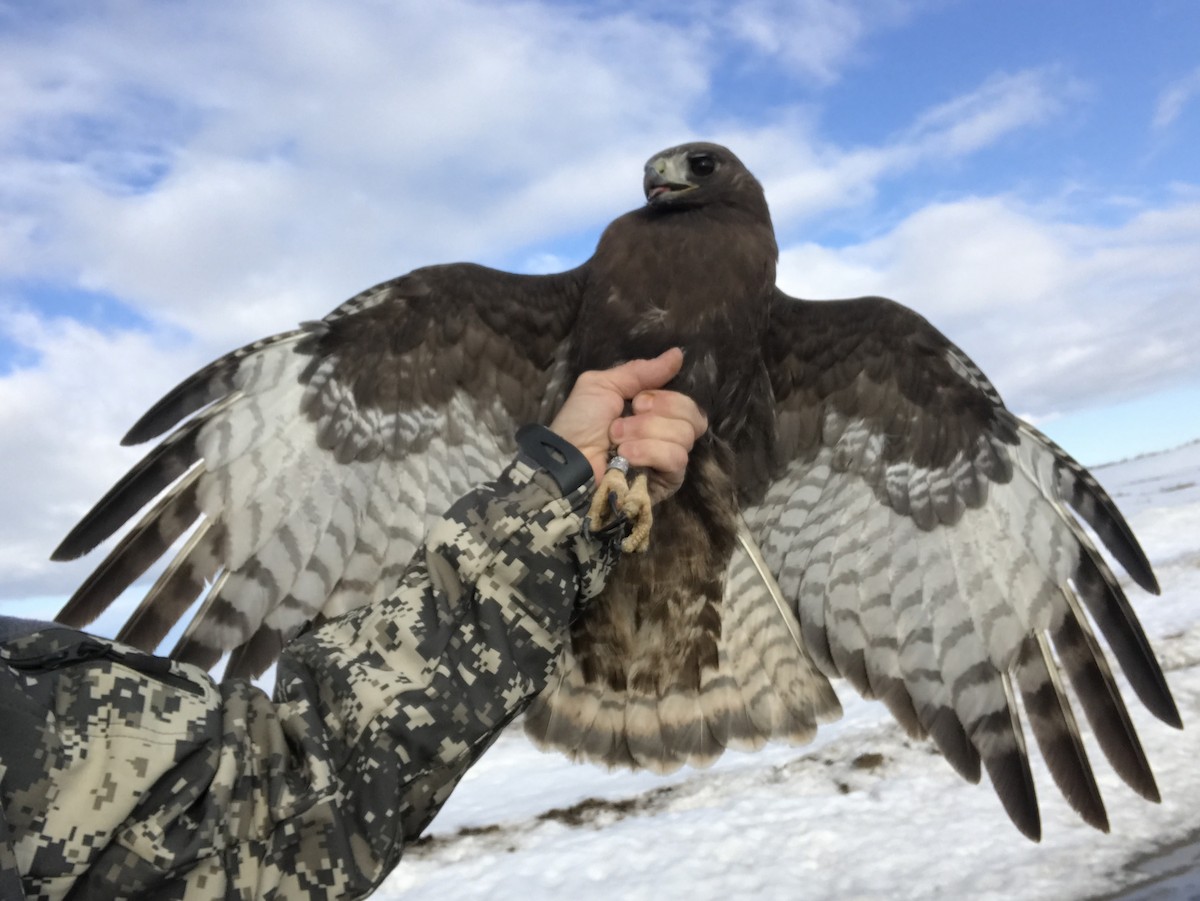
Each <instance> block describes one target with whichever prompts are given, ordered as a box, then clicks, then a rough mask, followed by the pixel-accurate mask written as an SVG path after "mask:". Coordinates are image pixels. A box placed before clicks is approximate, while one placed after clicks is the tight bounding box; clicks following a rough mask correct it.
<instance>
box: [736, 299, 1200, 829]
mask: <svg viewBox="0 0 1200 901" xmlns="http://www.w3.org/2000/svg"><path fill="white" fill-rule="evenodd" d="M769 335H770V337H769V338H768V351H767V365H768V367H769V369H770V375H771V382H772V387H773V389H774V393H775V400H776V412H777V423H778V436H777V446H776V448H775V457H776V469H775V473H774V478H773V480H772V481H771V482H770V484H769V485H768V486H767V488H766V492H765V496H764V499H763V500H762V501H761V502H760V503H758V504H756V505H754V506H753V507H751V508H750V509H749V510H748V511H747V514H746V515H747V521H748V522H749V524H750V527H751V530H752V532H753V533H754V536H755V538H756V539H757V540H758V542H759V544H760V545H761V547H762V551H763V553H764V555H765V557H766V560H767V562H768V565H769V566H770V568H771V569H772V571H773V572H774V573H775V575H776V576H777V578H778V581H779V584H780V587H781V588H782V590H783V593H784V596H785V597H786V598H787V599H788V600H789V601H790V602H791V603H792V604H793V605H794V609H795V610H796V612H797V615H798V617H799V619H800V623H801V627H802V631H803V637H804V641H805V644H806V645H807V648H808V650H809V652H810V653H811V654H812V655H813V657H814V659H815V660H816V661H817V662H818V664H819V665H820V666H821V668H822V669H823V670H824V671H825V672H826V673H828V674H830V675H840V676H843V677H845V678H847V679H848V680H850V682H851V683H852V684H853V685H854V686H855V687H856V688H857V689H858V690H859V691H860V692H861V693H862V694H863V695H865V696H867V697H875V698H880V699H881V700H883V701H884V702H885V703H886V704H887V706H888V707H889V709H890V710H891V711H892V713H893V715H895V717H896V718H897V719H898V720H899V721H900V722H901V723H902V724H903V725H904V727H905V728H906V729H907V730H908V731H909V732H910V733H912V734H914V735H924V734H928V735H931V736H932V737H933V739H934V741H935V742H936V743H937V745H938V747H939V748H940V749H941V750H942V752H943V753H944V754H945V756H946V758H947V759H948V760H949V761H950V763H951V764H952V765H953V766H954V767H955V769H957V770H958V772H959V773H961V774H962V775H964V776H965V777H966V778H968V779H971V780H972V781H975V780H978V778H979V766H980V761H981V760H982V762H983V765H984V767H985V768H986V769H987V771H988V775H989V776H990V777H991V779H992V781H993V783H994V784H995V786H996V790H997V792H998V794H999V795H1000V797H1001V800H1002V801H1003V803H1004V805H1005V808H1006V809H1007V810H1008V812H1009V815H1010V816H1011V817H1012V819H1013V821H1014V822H1015V823H1016V825H1017V826H1018V828H1020V829H1021V830H1022V831H1023V832H1024V833H1025V834H1026V835H1029V836H1031V837H1036V836H1037V835H1038V834H1039V833H1040V823H1039V815H1038V809H1037V799H1036V797H1035V795H1034V788H1033V781H1032V779H1031V776H1030V772H1029V764H1028V760H1027V757H1026V750H1025V729H1024V727H1023V725H1022V723H1021V718H1020V714H1019V712H1018V707H1017V705H1016V703H1015V700H1016V698H1017V697H1018V696H1019V697H1020V698H1021V700H1022V702H1023V706H1024V712H1025V719H1026V720H1027V725H1028V726H1029V728H1030V730H1031V731H1032V733H1033V735H1034V737H1035V739H1036V740H1037V743H1038V745H1039V746H1040V748H1041V751H1042V754H1043V756H1044V757H1045V759H1046V761H1047V764H1048V766H1049V768H1050V770H1051V772H1052V773H1053V775H1054V778H1055V780H1056V782H1057V783H1058V785H1059V787H1060V788H1061V789H1062V791H1063V793H1064V794H1065V795H1066V797H1067V799H1068V800H1069V801H1070V803H1071V804H1072V805H1073V806H1074V807H1075V809H1076V810H1078V811H1079V812H1080V814H1081V815H1082V816H1083V818H1084V819H1085V820H1086V821H1087V822H1089V823H1091V824H1092V825H1094V826H1097V827H1098V828H1101V829H1107V817H1106V814H1105V811H1104V805H1103V802H1102V801H1101V799H1100V795H1099V791H1098V790H1097V787H1096V783H1095V779H1094V778H1093V776H1092V772H1091V769H1090V767H1089V765H1088V761H1087V757H1086V755H1085V753H1084V748H1083V744H1082V743H1081V741H1080V738H1079V732H1078V729H1077V727H1076V723H1075V719H1074V717H1073V714H1072V712H1071V707H1070V704H1069V702H1068V699H1067V695H1066V694H1065V692H1064V690H1063V680H1062V675H1063V674H1065V675H1066V677H1067V681H1069V682H1070V683H1071V684H1072V686H1073V687H1074V690H1075V694H1076V696H1077V698H1078V701H1079V704H1080V705H1081V706H1082V708H1083V711H1084V713H1085V715H1086V717H1087V719H1088V720H1089V721H1090V723H1091V725H1092V728H1093V731H1094V732H1095V734H1096V737H1097V739H1098V741H1099V743H1100V746H1101V747H1102V748H1103V749H1104V752H1105V754H1106V755H1107V756H1108V758H1109V760H1110V761H1111V762H1112V764H1113V767H1114V768H1115V769H1116V770H1117V772H1118V773H1120V775H1121V776H1122V777H1123V778H1124V780H1125V781H1126V782H1127V783H1128V784H1129V785H1130V786H1131V787H1132V788H1133V789H1134V790H1136V791H1137V792H1139V793H1140V794H1142V795H1143V796H1145V797H1147V798H1151V799H1154V800H1157V798H1158V790H1157V788H1156V786H1155V783H1154V777H1153V775H1152V774H1151V772H1150V767H1149V765H1148V764H1147V762H1146V758H1145V755H1144V754H1143V753H1142V749H1141V745H1140V743H1139V742H1138V738H1137V735H1136V733H1135V732H1134V729H1133V726H1132V724H1131V722H1130V720H1129V716H1128V714H1127V713H1126V710H1125V705H1124V703H1123V702H1122V700H1121V696H1120V694H1119V692H1118V689H1117V686H1116V683H1115V681H1114V679H1113V676H1112V673H1111V671H1110V669H1109V666H1108V663H1107V661H1106V659H1105V656H1104V653H1103V651H1102V650H1101V647H1100V645H1099V643H1098V642H1097V639H1096V637H1095V635H1094V634H1093V631H1092V626H1091V625H1090V624H1089V616H1088V615H1086V614H1085V611H1086V613H1087V614H1090V619H1091V621H1092V622H1094V623H1095V625H1096V626H1098V627H1099V629H1100V631H1101V632H1102V633H1103V635H1104V637H1105V638H1106V639H1107V642H1108V645H1109V647H1110V648H1111V650H1112V653H1113V655H1114V656H1115V657H1116V659H1117V660H1118V661H1119V662H1120V664H1121V667H1122V669H1123V670H1124V671H1125V674H1126V676H1127V677H1128V678H1129V681H1130V683H1131V685H1132V686H1133V689H1134V691H1135V692H1136V693H1137V695H1138V697H1139V698H1141V700H1142V701H1143V703H1145V705H1146V706H1147V707H1148V708H1149V709H1150V710H1151V711H1152V712H1153V713H1154V714H1155V715H1156V716H1158V717H1159V718H1160V719H1162V720H1164V721H1165V722H1167V723H1170V724H1171V725H1174V726H1179V725H1180V721H1179V714H1178V712H1177V710H1176V708H1175V704H1174V701H1173V700H1172V698H1171V693H1170V691H1169V689H1168V688H1167V684H1166V681H1165V680H1164V678H1163V674H1162V671H1161V669H1160V668H1159V665H1158V663H1157V661H1156V660H1155V657H1154V654H1153V652H1152V651H1151V649H1150V646H1149V644H1148V643H1147V641H1146V638H1145V635H1144V634H1143V632H1142V629H1141V626H1140V625H1139V623H1138V621H1137V617H1136V616H1135V615H1134V612H1133V610H1132V609H1131V607H1130V605H1129V602H1128V601H1127V599H1126V597H1125V594H1124V592H1123V591H1122V590H1121V587H1120V585H1119V584H1118V583H1117V580H1116V578H1115V577H1114V575H1113V573H1112V572H1111V570H1110V569H1109V567H1108V566H1107V565H1106V564H1105V562H1104V560H1103V559H1102V558H1101V556H1100V554H1099V553H1098V552H1097V550H1096V548H1095V546H1094V545H1093V543H1092V542H1091V540H1090V539H1089V538H1088V535H1087V533H1085V532H1084V530H1083V528H1082V527H1081V525H1080V518H1081V519H1082V520H1083V521H1085V522H1086V523H1087V524H1088V525H1090V526H1091V527H1092V529H1094V530H1095V533H1096V534H1098V535H1099V536H1100V538H1101V539H1102V541H1103V542H1104V544H1105V545H1106V546H1107V547H1108V548H1109V550H1110V551H1111V552H1112V554H1113V556H1114V557H1116V559H1117V560H1118V561H1120V563H1121V565H1122V566H1124V567H1125V568H1126V569H1127V570H1128V571H1129V573H1130V575H1131V576H1132V577H1133V578H1134V580H1135V581H1137V583H1138V584H1139V585H1141V586H1142V587H1143V588H1145V589H1146V590H1148V591H1152V592H1155V593H1157V592H1158V585H1157V583H1156V582H1155V579H1154V575H1153V573H1152V572H1151V569H1150V565H1149V563H1148V562H1147V560H1146V557H1145V555H1144V554H1143V553H1142V550H1141V548H1140V547H1139V546H1138V544H1137V541H1136V539H1135V538H1134V537H1133V534H1132V533H1131V532H1130V530H1129V527H1128V526H1127V525H1126V523H1125V521H1124V520H1123V519H1122V518H1121V514H1120V513H1119V512H1118V511H1117V509H1116V507H1115V505H1114V504H1113V502H1112V500H1111V499H1110V498H1109V497H1108V495H1107V494H1106V493H1105V492H1104V490H1103V489H1102V488H1101V487H1100V485H1099V484H1097V483H1096V481H1095V479H1094V478H1092V476H1091V475H1090V474H1089V473H1088V472H1087V471H1086V470H1085V469H1084V468H1083V467H1082V466H1080V465H1079V464H1078V463H1076V462H1075V461H1074V460H1073V459H1071V457H1069V456H1068V455H1067V454H1066V453H1065V452H1064V451H1063V450H1062V449H1061V448H1059V447H1057V446H1056V445H1055V444H1054V443H1053V442H1051V441H1050V440H1049V439H1048V438H1046V437H1045V436H1044V435H1042V434H1041V433H1040V432H1039V431H1038V430H1037V429H1035V428H1033V427H1032V426H1030V425H1028V424H1026V423H1024V422H1022V421H1020V420H1018V419H1017V418H1016V417H1014V416H1013V415H1012V414H1011V413H1010V412H1009V411H1008V410H1007V409H1005V407H1004V405H1003V403H1002V402H1001V400H1000V397H999V395H998V394H997V393H996V391H995V389H994V388H993V387H992V385H991V384H990V383H989V382H988V380H987V378H986V377H985V376H984V375H983V373H982V372H980V371H979V369H978V368H977V367H976V366H975V365H974V364H973V363H972V362H971V361H970V359H968V358H967V356H966V355H965V354H964V353H963V352H962V351H960V350H959V349H958V348H956V347H955V346H954V345H953V344H951V343H950V342H949V341H948V340H946V338H945V337H944V336H942V335H941V334H940V333H939V332H938V331H937V330H936V329H934V328H933V327H932V326H931V325H930V324H929V323H928V322H926V321H925V320H924V319H922V318H921V317H920V316H918V315H917V314H915V313H913V312H912V311H911V310H908V309H906V308H904V307H902V306H900V305H899V304H896V303H893V302H892V301H889V300H884V299H882V298H862V299H859V300H841V301H828V302H806V301H798V300H795V299H793V298H790V297H788V296H787V295H784V294H782V293H780V292H776V297H775V303H774V305H773V311H772V322H771V327H770V329H769ZM1072 511H1073V512H1072ZM1077 517H1079V518H1077Z"/></svg>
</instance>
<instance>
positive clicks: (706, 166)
mask: <svg viewBox="0 0 1200 901" xmlns="http://www.w3.org/2000/svg"><path fill="white" fill-rule="evenodd" d="M716 169H717V161H716V160H715V159H713V158H712V157H711V156H709V155H708V154H707V153H702V154H698V155H696V156H689V157H688V170H689V171H690V172H691V173H692V175H695V176H698V177H700V178H704V177H705V176H706V175H712V174H713V172H715V171H716Z"/></svg>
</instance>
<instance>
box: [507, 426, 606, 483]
mask: <svg viewBox="0 0 1200 901" xmlns="http://www.w3.org/2000/svg"><path fill="white" fill-rule="evenodd" d="M517 444H518V446H520V448H521V450H522V451H524V452H525V454H526V456H528V457H529V458H530V459H531V460H533V462H534V463H536V464H537V465H538V466H540V467H541V468H542V469H544V470H546V472H548V473H550V476H551V478H553V479H554V481H555V482H557V483H558V489H559V490H560V491H561V492H562V493H563V497H566V496H567V495H569V494H570V493H571V492H573V491H574V490H575V489H576V488H579V487H581V486H583V485H585V484H587V481H588V480H589V479H590V478H592V475H593V473H592V464H591V463H589V462H588V461H587V457H585V456H584V455H583V454H582V453H581V452H580V450H579V448H577V447H576V446H575V445H573V444H572V443H571V442H570V441H568V440H567V439H565V438H563V437H562V436H561V435H556V434H555V433H554V432H552V431H550V430H549V429H548V428H546V427H545V426H544V425H526V426H521V428H520V429H518V430H517Z"/></svg>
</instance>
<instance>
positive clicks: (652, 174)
mask: <svg viewBox="0 0 1200 901" xmlns="http://www.w3.org/2000/svg"><path fill="white" fill-rule="evenodd" d="M673 168H675V167H673V166H671V165H670V163H669V162H668V161H667V160H664V159H662V158H659V159H657V160H651V161H650V162H648V163H646V175H645V177H644V178H643V179H642V189H643V190H644V191H645V192H646V202H647V203H653V202H654V201H655V200H657V199H658V198H659V197H662V196H663V195H664V194H673V193H675V192H678V191H687V190H689V189H690V188H694V187H695V185H692V184H689V183H687V182H679V181H675V180H673V179H672V178H671V176H672V175H673V174H674V173H673V172H672V171H671V170H672V169H673Z"/></svg>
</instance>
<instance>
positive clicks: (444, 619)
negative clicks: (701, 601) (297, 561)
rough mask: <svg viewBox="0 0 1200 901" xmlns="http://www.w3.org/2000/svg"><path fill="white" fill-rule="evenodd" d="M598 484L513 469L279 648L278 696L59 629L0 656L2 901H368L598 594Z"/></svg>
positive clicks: (601, 556) (610, 554) (524, 462)
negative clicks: (588, 519)
mask: <svg viewBox="0 0 1200 901" xmlns="http://www.w3.org/2000/svg"><path fill="white" fill-rule="evenodd" d="M581 459H582V458H581ZM590 488H591V482H590V480H589V481H588V483H587V484H586V485H584V486H581V487H578V488H574V489H573V490H571V491H570V492H569V493H568V494H567V495H566V497H564V496H563V494H562V492H561V491H560V489H559V488H558V487H557V485H556V483H555V481H554V480H553V479H552V478H551V477H550V475H549V474H548V473H547V472H545V471H541V470H538V469H536V468H535V467H534V465H532V463H531V462H530V461H529V460H528V459H526V458H524V457H519V458H518V460H517V462H516V463H514V464H513V465H512V466H510V467H509V468H508V469H507V470H506V471H505V473H504V474H503V475H502V476H501V477H500V479H499V480H497V482H495V483H493V484H491V485H489V486H487V487H486V488H482V489H480V490H477V491H475V492H473V493H471V494H469V495H467V496H466V497H464V498H463V499H462V500H461V501H459V502H458V503H457V504H456V505H455V506H454V507H453V508H452V509H451V510H450V512H449V513H448V514H447V515H446V517H445V518H444V519H443V520H442V521H441V522H440V523H439V524H438V525H436V526H435V527H434V528H433V530H432V531H431V532H430V534H429V536H428V538H427V539H426V545H425V548H424V552H423V553H419V554H418V555H417V557H416V558H415V559H414V561H413V563H412V564H411V565H410V567H409V569H408V571H407V572H406V574H405V576H404V578H403V580H402V582H401V585H400V587H399V589H398V590H397V591H396V592H395V593H394V594H393V595H392V596H391V597H389V598H388V599H387V600H385V601H381V602H379V603H376V604H373V605H371V606H368V607H365V608H361V609H359V610H356V611H352V612H351V613H349V614H346V615H345V616H343V617H340V618H338V619H335V620H331V621H329V622H328V623H325V624H324V625H322V626H320V627H319V628H317V629H315V630H313V631H311V632H310V633H308V634H306V635H304V636H302V637H301V638H299V639H297V640H296V641H294V642H293V643H292V644H291V645H289V646H288V648H287V649H286V651H285V652H284V655H283V657H282V658H281V661H280V663H279V668H278V676H277V685H276V691H275V700H274V701H271V700H270V699H268V698H267V697H266V696H265V695H264V694H263V693H262V692H261V691H260V690H259V689H257V688H255V687H254V686H253V685H251V684H249V683H246V682H240V681H237V682H232V683H227V684H216V683H214V682H213V681H212V680H211V679H210V678H209V677H208V675H207V674H206V673H204V672H202V671H200V670H199V669H197V668H195V667H190V666H187V665H181V664H177V663H175V662H173V661H167V660H164V659H162V658H157V657H152V656H149V655H146V654H143V653H140V652H136V651H132V650H131V649H129V648H127V647H125V646H122V645H118V644H115V643H113V642H109V641H104V640H100V639H96V638H91V637H89V636H86V635H84V634H83V633H80V632H76V631H74V630H70V629H65V628H59V627H55V628H51V629H47V630H43V631H40V632H35V633H33V634H31V635H28V636H26V637H23V638H18V639H15V640H11V641H9V642H7V643H5V644H4V645H3V646H0V660H2V661H3V663H4V664H6V665H4V666H0V801H2V804H3V806H2V808H0V898H3V899H5V901H8V899H9V898H21V897H23V896H24V897H27V898H30V899H34V898H36V899H51V898H70V899H75V898H81V899H93V898H96V899H98V898H105V899H108V898H130V897H137V896H138V895H144V896H145V897H150V898H155V899H158V898H202V899H209V898H237V899H249V898H281V899H282V898H354V897H362V896H364V895H367V894H369V893H370V892H371V890H372V889H373V888H374V887H375V886H376V885H378V883H379V882H380V881H381V880H382V879H383V878H384V877H385V876H386V875H387V874H388V872H390V871H391V870H392V868H393V867H395V866H396V864H397V862H398V861H399V859H400V855H401V851H402V849H403V846H404V844H405V842H406V841H409V840H411V839H413V838H415V837H416V836H417V835H419V834H420V833H421V831H422V830H423V829H424V828H425V826H426V825H427V824H428V823H429V821H430V820H431V819H432V818H433V816H434V814H435V813H436V812H437V811H438V809H439V808H440V807H441V805H442V804H443V803H444V801H445V800H446V798H447V797H448V796H449V794H450V792H451V791H452V789H453V788H454V786H455V785H456V784H457V782H458V780H459V779H460V778H461V777H462V775H463V773H464V772H466V770H467V769H468V768H469V767H470V766H471V765H472V764H473V763H474V762H475V760H476V759H478V757H479V755H480V754H482V753H483V751H484V750H486V748H487V747H488V746H489V744H490V743H491V742H492V740H493V739H494V738H495V737H496V735H498V734H499V732H500V730H501V729H502V728H503V727H504V726H505V725H506V724H507V723H508V722H509V721H510V720H511V719H512V718H513V717H514V716H515V715H516V714H517V713H518V712H519V711H520V710H521V709H523V707H524V706H525V705H526V703H527V702H528V701H529V700H530V699H531V698H533V696H534V695H536V694H537V692H538V691H540V690H541V688H542V687H543V686H544V685H545V682H546V680H547V678H548V676H549V673H550V671H551V670H552V668H553V665H554V660H555V656H556V654H557V653H558V650H559V648H560V646H561V643H562V642H563V640H564V639H565V636H566V634H567V626H568V623H569V621H570V618H571V615H572V613H573V611H574V610H575V608H576V603H577V601H578V599H580V598H587V597H591V596H593V595H594V594H595V593H596V592H598V591H599V590H600V588H601V587H602V586H603V582H604V579H605V578H606V576H607V573H608V571H609V569H610V568H611V565H612V563H613V561H614V559H615V556H616V554H617V553H618V551H617V544H618V540H617V539H619V537H620V536H619V534H618V535H616V536H613V535H605V536H602V537H600V538H596V537H592V536H590V535H589V534H587V533H586V532H585V531H584V529H583V512H582V511H584V510H586V504H587V501H588V500H589V489H590ZM18 874H23V876H22V875H18ZM22 892H23V893H24V895H23V896H22V894H21V893H22Z"/></svg>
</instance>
